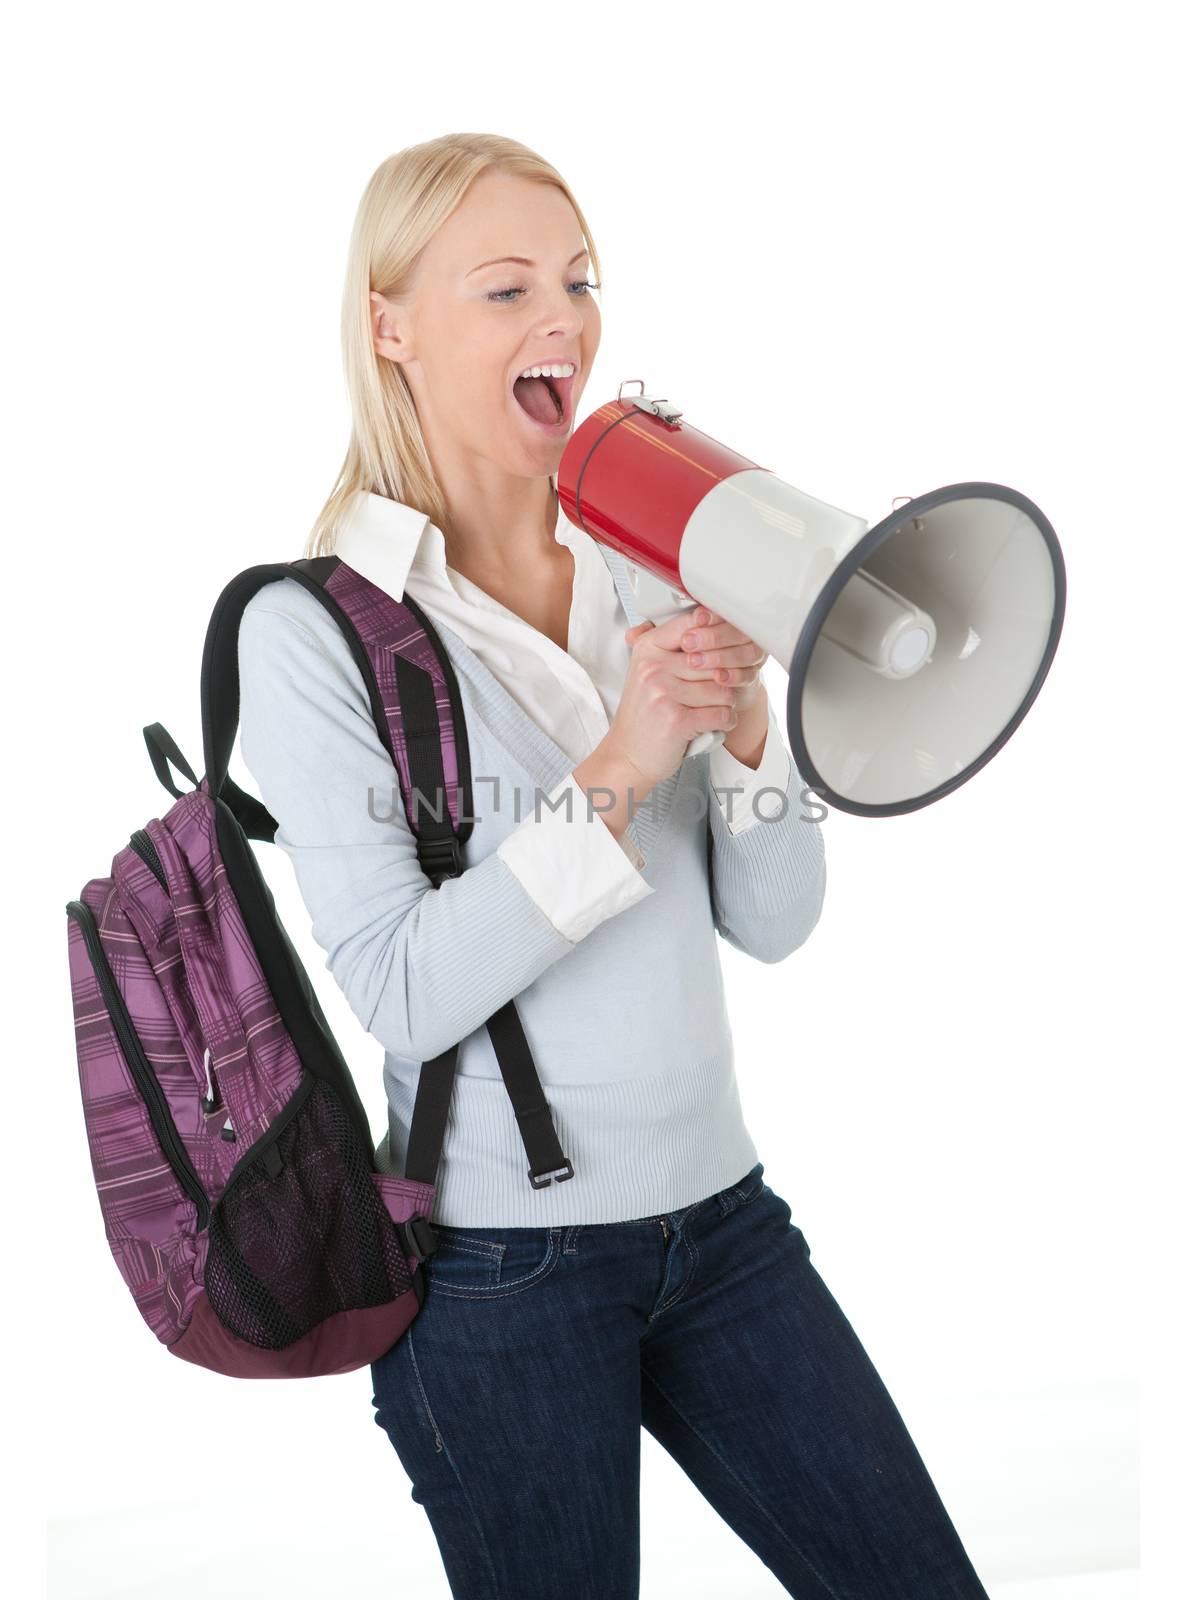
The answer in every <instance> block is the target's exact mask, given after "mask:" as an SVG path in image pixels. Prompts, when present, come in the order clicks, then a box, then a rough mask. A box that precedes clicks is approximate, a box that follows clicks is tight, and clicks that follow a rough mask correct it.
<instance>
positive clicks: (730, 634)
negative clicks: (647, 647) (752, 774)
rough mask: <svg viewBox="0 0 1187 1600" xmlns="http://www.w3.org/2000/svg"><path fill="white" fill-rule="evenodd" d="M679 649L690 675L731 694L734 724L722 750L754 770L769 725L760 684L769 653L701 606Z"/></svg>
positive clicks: (765, 702)
mask: <svg viewBox="0 0 1187 1600" xmlns="http://www.w3.org/2000/svg"><path fill="white" fill-rule="evenodd" d="M681 648H682V649H683V650H684V651H685V654H686V656H687V660H688V671H689V672H690V673H692V674H693V675H695V676H696V677H698V678H712V679H713V681H714V682H715V683H719V684H721V685H722V686H723V687H731V688H735V693H734V710H735V711H736V712H737V714H738V720H737V722H736V723H735V724H734V726H733V728H731V729H730V731H729V733H728V734H727V736H726V739H725V748H726V749H727V750H728V751H729V752H730V754H731V755H732V756H734V757H736V758H737V760H739V761H741V762H743V763H744V764H745V765H747V766H752V767H757V766H758V763H759V760H760V759H761V757H762V752H763V746H764V744H765V742H766V732H767V724H768V722H769V720H770V719H769V715H768V708H767V691H766V685H765V684H764V683H763V681H762V668H763V663H764V662H765V661H766V659H767V656H768V654H769V652H768V651H766V650H763V649H760V647H759V646H758V645H757V644H755V642H754V640H753V639H750V638H747V636H746V635H745V634H744V633H742V632H741V630H740V629H738V628H735V627H733V626H732V625H731V624H730V623H728V622H725V621H723V619H722V618H721V617H719V616H717V614H716V613H715V612H712V611H710V610H709V609H708V608H707V607H705V606H699V607H698V608H697V610H696V612H695V613H694V615H693V617H692V618H691V620H690V625H689V626H688V627H687V629H686V631H685V633H684V635H683V637H682V639H681ZM735 686H736V687H735Z"/></svg>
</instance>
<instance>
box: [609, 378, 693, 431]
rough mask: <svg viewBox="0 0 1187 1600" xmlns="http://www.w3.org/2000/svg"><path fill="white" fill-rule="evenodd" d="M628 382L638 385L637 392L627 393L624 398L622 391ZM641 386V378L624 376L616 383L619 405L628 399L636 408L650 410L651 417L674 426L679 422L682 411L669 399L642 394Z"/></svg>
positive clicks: (642, 386) (642, 385)
mask: <svg viewBox="0 0 1187 1600" xmlns="http://www.w3.org/2000/svg"><path fill="white" fill-rule="evenodd" d="M628 383H637V384H638V385H639V393H638V394H629V395H627V396H626V397H625V399H624V397H623V393H622V391H623V390H624V389H625V388H626V386H627V384H628ZM643 388H644V384H643V380H642V378H624V379H623V380H622V382H621V383H620V384H619V385H618V403H619V405H620V406H622V405H625V404H626V403H627V401H628V400H629V401H630V403H631V405H633V406H635V407H637V408H638V410H640V411H650V413H651V415H652V416H653V417H658V418H659V420H660V421H661V422H666V423H669V424H670V425H672V426H675V424H676V423H677V422H679V420H680V418H681V417H682V416H683V415H684V413H683V411H681V410H679V409H678V408H677V407H676V406H674V405H673V404H672V403H671V401H670V400H660V399H657V398H656V396H655V395H651V394H644V393H643Z"/></svg>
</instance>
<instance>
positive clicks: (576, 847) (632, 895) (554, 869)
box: [496, 773, 655, 944]
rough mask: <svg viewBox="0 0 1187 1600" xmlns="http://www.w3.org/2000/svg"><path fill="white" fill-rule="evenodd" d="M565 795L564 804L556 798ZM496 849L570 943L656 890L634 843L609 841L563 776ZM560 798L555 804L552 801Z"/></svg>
mask: <svg viewBox="0 0 1187 1600" xmlns="http://www.w3.org/2000/svg"><path fill="white" fill-rule="evenodd" d="M562 796H563V797H564V798H563V799H562V798H561V797H562ZM548 800H549V804H547V805H546V804H545V803H544V802H543V801H541V802H540V804H539V805H538V807H537V808H536V809H535V811H534V812H533V813H532V815H530V816H528V817H527V818H526V819H525V820H524V821H523V822H521V823H520V825H519V827H517V828H516V829H515V830H514V832H512V833H509V834H508V835H507V837H506V838H505V839H504V840H502V842H501V843H500V844H499V846H498V849H497V851H496V854H498V855H500V856H502V858H503V860H504V861H505V862H506V864H507V866H508V867H510V869H511V871H512V872H513V873H514V874H515V876H516V877H517V878H518V879H519V881H520V883H521V884H522V885H523V887H524V888H525V889H526V890H527V892H528V894H530V895H531V897H532V899H533V900H534V901H535V902H536V904H537V905H538V906H539V907H540V909H541V910H542V911H543V912H544V914H545V916H546V917H548V919H549V921H550V922H551V923H552V924H553V926H554V927H555V928H556V929H557V930H558V932H560V933H562V934H563V935H564V936H565V938H566V939H568V940H569V941H570V942H571V943H573V944H576V943H577V941H578V940H579V939H584V938H585V936H586V934H587V933H591V932H592V931H593V929H594V928H596V927H597V926H598V924H599V923H600V922H605V920H606V919H607V917H613V916H616V915H617V913H618V912H620V911H625V910H626V909H627V907H628V906H633V905H635V904H636V902H637V901H639V900H643V899H646V897H647V896H648V895H649V894H654V893H655V887H654V885H653V884H650V883H648V882H647V880H646V878H644V877H642V876H641V869H642V868H643V867H645V866H646V865H647V862H646V860H645V859H644V857H643V856H642V855H641V854H640V852H639V849H638V847H637V845H636V844H635V842H634V840H633V839H631V838H630V837H628V836H627V835H626V834H624V835H623V837H622V839H621V841H619V840H618V839H616V838H615V836H614V835H613V834H612V833H611V832H610V829H609V828H608V827H607V826H606V822H605V819H604V818H603V817H602V816H601V815H600V814H599V813H598V812H596V811H594V810H593V809H592V806H591V804H590V800H589V796H588V795H587V794H586V793H585V790H584V789H583V788H582V787H581V785H580V784H579V783H578V782H577V780H576V779H575V778H574V777H573V775H572V773H570V774H569V776H568V777H567V778H565V779H564V780H563V781H562V782H561V783H558V784H557V786H556V788H555V789H553V791H552V793H551V794H550V795H549V796H548ZM558 801H559V804H558Z"/></svg>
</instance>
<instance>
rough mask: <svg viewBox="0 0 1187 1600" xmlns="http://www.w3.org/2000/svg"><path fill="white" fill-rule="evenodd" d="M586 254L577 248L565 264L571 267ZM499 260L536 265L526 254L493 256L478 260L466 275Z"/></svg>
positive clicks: (585, 251)
mask: <svg viewBox="0 0 1187 1600" xmlns="http://www.w3.org/2000/svg"><path fill="white" fill-rule="evenodd" d="M588 254H589V251H588V250H578V252H577V254H576V255H575V256H573V257H572V258H571V259H570V260H569V261H568V262H567V263H566V265H568V266H570V267H571V266H572V265H573V262H574V261H580V260H581V257H582V256H587V255H588ZM501 261H514V262H516V263H517V264H518V265H519V266H521V267H534V266H535V265H536V263H535V262H534V261H529V260H528V258H527V256H493V257H492V258H491V259H490V260H489V261H480V262H479V263H478V266H477V267H471V268H470V272H467V273H466V277H467V278H468V277H469V276H470V273H472V272H477V271H478V270H479V268H481V267H494V266H498V264H499V262H501Z"/></svg>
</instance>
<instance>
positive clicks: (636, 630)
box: [623, 619, 655, 646]
mask: <svg viewBox="0 0 1187 1600" xmlns="http://www.w3.org/2000/svg"><path fill="white" fill-rule="evenodd" d="M654 627H655V623H654V622H652V621H650V619H649V620H648V621H646V622H636V623H635V625H634V627H633V628H628V629H627V630H626V632H625V633H624V634H623V638H624V639H625V640H626V642H627V644H629V645H632V646H633V645H635V644H636V643H637V642H638V640H639V639H640V638H641V637H642V636H643V634H644V633H645V632H646V631H647V629H648V628H654Z"/></svg>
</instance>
